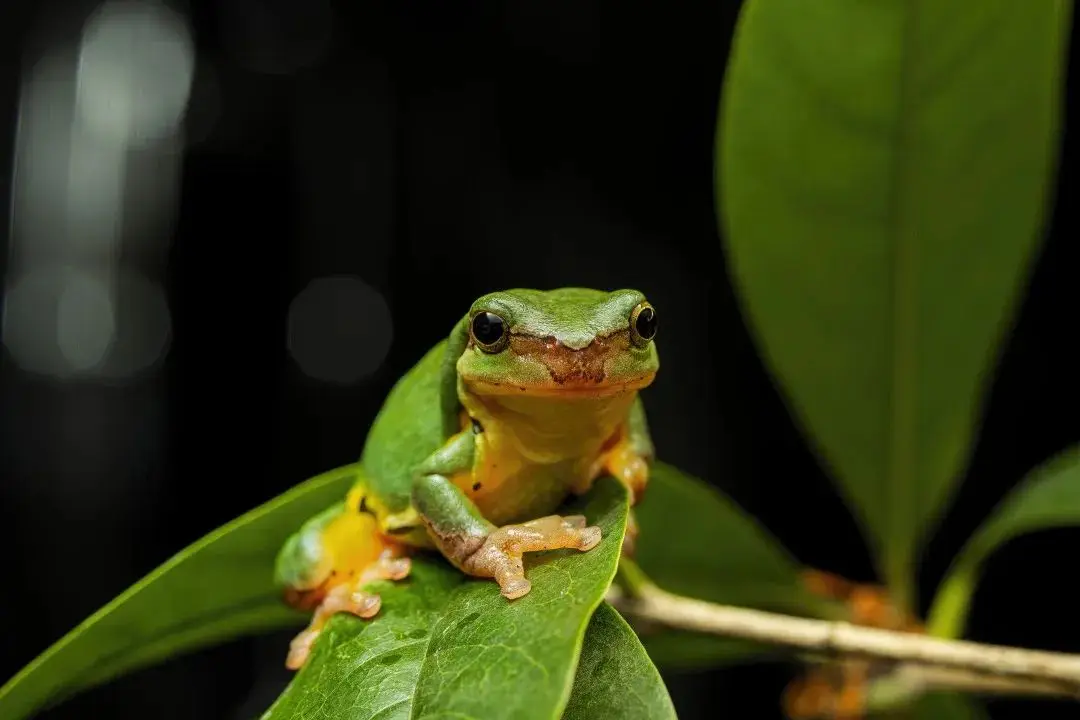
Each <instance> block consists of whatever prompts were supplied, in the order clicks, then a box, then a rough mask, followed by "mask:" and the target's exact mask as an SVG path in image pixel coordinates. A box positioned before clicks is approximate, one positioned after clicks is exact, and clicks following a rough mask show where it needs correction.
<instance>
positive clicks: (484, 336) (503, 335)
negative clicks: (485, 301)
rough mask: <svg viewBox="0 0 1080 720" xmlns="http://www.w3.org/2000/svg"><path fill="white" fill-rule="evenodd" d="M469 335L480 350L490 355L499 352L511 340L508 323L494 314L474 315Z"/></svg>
mask: <svg viewBox="0 0 1080 720" xmlns="http://www.w3.org/2000/svg"><path fill="white" fill-rule="evenodd" d="M469 333H470V334H472V338H473V341H474V342H475V343H476V344H477V345H478V346H479V347H480V349H481V350H483V351H484V352H488V353H497V352H499V351H500V350H502V349H503V348H504V347H506V343H507V342H508V341H509V340H510V333H509V331H508V330H507V327H506V321H505V320H503V319H502V318H501V317H499V316H498V315H496V314H495V313H493V312H487V311H481V312H478V313H476V314H475V315H473V319H472V322H470V323H469Z"/></svg>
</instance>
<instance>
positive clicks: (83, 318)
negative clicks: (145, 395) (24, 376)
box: [3, 265, 170, 379]
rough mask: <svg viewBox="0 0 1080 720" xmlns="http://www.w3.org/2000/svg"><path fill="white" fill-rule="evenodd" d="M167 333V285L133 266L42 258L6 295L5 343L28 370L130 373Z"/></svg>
mask: <svg viewBox="0 0 1080 720" xmlns="http://www.w3.org/2000/svg"><path fill="white" fill-rule="evenodd" d="M115 273H119V274H115ZM169 337H170V327H169V311H168V306H167V304H166V302H165V296H164V293H163V291H162V289H161V288H160V287H158V286H157V285H155V284H154V283H152V282H150V281H149V280H147V279H146V278H144V277H142V276H141V275H139V274H138V273H135V272H131V271H125V270H117V269H116V268H109V269H108V270H106V271H93V270H89V269H85V270H84V269H82V268H78V267H75V266H51V265H43V266H40V267H35V268H34V269H32V270H30V271H29V272H27V273H25V274H23V275H21V276H20V277H18V278H16V279H14V281H13V282H11V283H10V285H9V290H8V291H7V294H6V297H5V301H4V313H3V340H4V345H5V346H6V347H7V349H8V352H9V353H11V356H12V358H13V359H14V360H15V362H16V363H17V364H18V365H19V366H20V367H21V368H22V369H24V370H27V371H29V372H35V373H40V374H43V375H53V376H55V377H65V378H66V377H71V376H80V375H82V376H95V377H108V378H118V379H123V378H128V377H131V376H133V375H135V374H137V373H138V372H140V371H141V370H144V369H146V368H147V367H150V366H151V365H153V364H154V363H155V362H156V361H157V360H158V359H160V358H161V357H162V356H163V355H164V352H165V350H166V348H167V345H168V340H169Z"/></svg>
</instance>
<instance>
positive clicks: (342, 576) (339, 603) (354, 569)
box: [285, 492, 411, 670]
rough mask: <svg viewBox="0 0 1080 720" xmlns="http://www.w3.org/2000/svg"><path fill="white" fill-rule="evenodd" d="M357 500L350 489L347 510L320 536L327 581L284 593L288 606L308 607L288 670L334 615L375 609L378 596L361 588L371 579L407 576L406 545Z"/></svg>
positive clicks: (295, 665)
mask: <svg viewBox="0 0 1080 720" xmlns="http://www.w3.org/2000/svg"><path fill="white" fill-rule="evenodd" d="M354 495H355V496H354ZM361 500H362V498H361V497H360V496H359V495H357V494H356V493H354V492H350V493H349V498H348V500H347V502H346V508H347V509H346V510H345V511H344V512H343V513H341V514H340V515H338V516H337V517H335V518H334V519H333V520H332V521H330V522H329V523H328V524H327V525H326V526H325V527H324V528H323V529H322V531H321V532H320V534H319V547H320V552H321V553H322V557H321V559H320V564H322V565H323V566H324V567H326V568H328V570H329V571H328V572H327V574H326V577H325V579H324V580H322V582H320V583H319V584H318V585H317V586H315V587H311V588H300V589H298V588H291V589H288V590H286V592H285V600H286V602H288V603H289V604H290V605H292V606H293V607H296V608H298V609H303V610H310V611H312V618H311V622H310V623H309V624H308V627H307V628H306V629H305V630H304V631H303V632H301V633H300V634H299V635H297V636H296V638H295V639H294V640H293V641H292V644H291V646H290V650H289V655H288V658H287V659H286V662H285V665H286V667H288V668H289V669H292V670H295V669H297V668H299V667H300V666H302V665H303V664H304V663H305V662H306V661H307V658H308V655H309V654H310V652H311V647H312V644H313V643H314V642H315V639H316V638H317V637H318V636H319V633H320V632H322V629H323V627H324V626H325V625H326V623H327V621H328V620H329V619H330V618H331V617H333V616H334V615H335V614H337V613H339V612H348V613H352V614H353V615H356V616H358V617H362V618H368V617H372V616H373V615H375V614H376V613H377V612H378V611H379V606H380V599H379V596H378V595H375V594H372V593H368V592H365V591H364V590H362V589H361V588H362V586H364V585H366V584H368V583H370V582H374V581H375V580H400V579H402V578H404V577H406V576H408V574H409V570H410V569H411V561H410V560H409V558H408V557H407V555H408V549H407V548H406V547H405V546H403V545H401V544H399V543H397V542H395V541H394V540H392V539H390V538H388V537H386V536H384V535H383V534H382V533H381V532H379V529H378V523H377V521H376V519H375V517H374V515H372V514H370V513H369V512H362V511H360V510H358V508H359V507H360V506H361V505H362V503H361Z"/></svg>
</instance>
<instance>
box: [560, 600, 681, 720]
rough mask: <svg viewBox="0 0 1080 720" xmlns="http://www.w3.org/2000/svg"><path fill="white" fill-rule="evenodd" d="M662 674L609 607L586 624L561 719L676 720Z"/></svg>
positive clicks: (627, 626)
mask: <svg viewBox="0 0 1080 720" xmlns="http://www.w3.org/2000/svg"><path fill="white" fill-rule="evenodd" d="M675 717H676V715H675V707H674V705H672V704H671V697H670V696H669V695H668V692H667V688H666V687H664V681H663V680H661V679H660V673H659V672H657V671H656V667H655V666H654V665H653V664H652V661H651V660H649V656H648V655H646V654H645V648H643V647H642V646H641V642H640V641H639V640H638V637H637V635H635V634H634V631H633V630H631V629H630V626H629V625H627V624H626V621H625V620H623V618H622V616H621V615H619V613H617V612H616V611H615V609H614V608H612V607H611V606H610V605H608V604H607V603H604V604H602V605H600V607H598V608H597V609H596V612H595V613H593V616H592V620H590V621H589V628H588V630H586V632H585V644H584V645H583V646H582V649H581V659H580V661H579V662H578V668H577V674H576V675H575V676H574V689H573V691H572V692H571V693H570V702H569V703H567V705H566V710H565V711H564V712H563V715H562V720H597V718H621V719H622V720H635V719H638V718H640V720H664V719H665V718H670V720H675Z"/></svg>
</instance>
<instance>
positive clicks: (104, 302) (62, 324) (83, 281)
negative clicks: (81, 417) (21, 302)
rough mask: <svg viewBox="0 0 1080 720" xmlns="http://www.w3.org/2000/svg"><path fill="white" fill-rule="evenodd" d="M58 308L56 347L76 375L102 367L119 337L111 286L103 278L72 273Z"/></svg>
mask: <svg viewBox="0 0 1080 720" xmlns="http://www.w3.org/2000/svg"><path fill="white" fill-rule="evenodd" d="M57 305H58V307H57V308H56V345H57V347H58V348H59V349H60V354H61V355H62V356H63V358H64V360H66V361H67V365H68V367H70V368H71V369H72V370H74V371H75V372H86V371H89V370H93V369H95V368H97V367H99V366H100V365H101V364H102V362H103V361H104V360H105V355H106V353H108V352H109V346H110V345H112V343H113V340H114V339H115V337H116V319H115V317H114V313H113V304H112V298H110V297H109V287H108V285H106V284H105V283H104V282H102V279H101V278H98V277H94V275H92V274H90V273H86V272H72V273H70V276H69V277H68V279H67V282H66V283H65V284H64V286H63V287H62V288H61V290H60V300H59V302H58V303H57Z"/></svg>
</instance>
